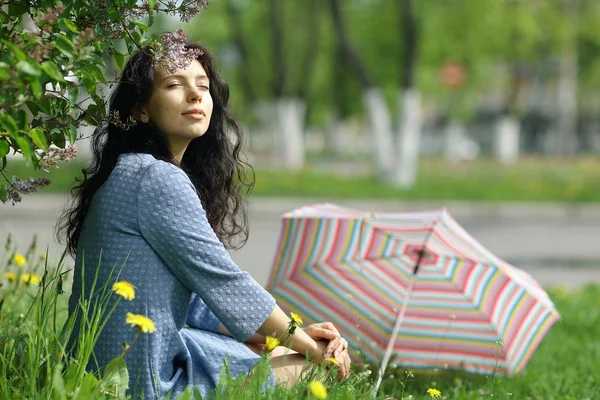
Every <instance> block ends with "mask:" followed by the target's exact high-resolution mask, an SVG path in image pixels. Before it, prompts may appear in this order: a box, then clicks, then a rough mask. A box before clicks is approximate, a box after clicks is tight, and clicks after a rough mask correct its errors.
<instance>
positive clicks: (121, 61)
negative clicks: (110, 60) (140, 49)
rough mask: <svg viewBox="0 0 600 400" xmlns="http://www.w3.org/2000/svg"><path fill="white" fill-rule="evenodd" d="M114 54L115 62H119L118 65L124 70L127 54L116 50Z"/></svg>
mask: <svg viewBox="0 0 600 400" xmlns="http://www.w3.org/2000/svg"><path fill="white" fill-rule="evenodd" d="M114 56H115V62H116V63H117V66H118V67H119V69H121V70H122V69H123V66H125V56H124V55H123V54H121V53H118V52H116V51H115V53H114Z"/></svg>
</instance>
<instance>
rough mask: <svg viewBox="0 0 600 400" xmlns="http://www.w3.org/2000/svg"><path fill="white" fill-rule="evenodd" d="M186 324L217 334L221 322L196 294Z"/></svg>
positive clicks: (193, 296)
mask: <svg viewBox="0 0 600 400" xmlns="http://www.w3.org/2000/svg"><path fill="white" fill-rule="evenodd" d="M185 323H186V324H188V325H189V326H191V327H192V328H195V329H202V330H203V331H208V332H215V333H216V332H217V331H218V330H219V325H220V324H221V321H219V319H218V318H217V316H216V315H215V314H214V313H213V312H212V311H211V310H210V308H208V306H207V305H206V304H205V303H204V301H202V298H201V297H200V296H198V295H197V294H195V293H194V294H193V295H192V300H191V301H190V305H189V307H188V315H187V320H186V321H185Z"/></svg>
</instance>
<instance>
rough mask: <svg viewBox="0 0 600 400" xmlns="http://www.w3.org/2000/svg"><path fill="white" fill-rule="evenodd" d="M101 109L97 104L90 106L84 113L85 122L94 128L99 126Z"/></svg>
mask: <svg viewBox="0 0 600 400" xmlns="http://www.w3.org/2000/svg"><path fill="white" fill-rule="evenodd" d="M99 112H100V108H99V107H98V105H97V104H90V105H89V106H88V108H87V109H86V110H85V112H84V113H83V120H84V121H85V122H87V123H88V124H90V125H92V126H99V125H100V124H99V122H100V121H99V114H98V113H99Z"/></svg>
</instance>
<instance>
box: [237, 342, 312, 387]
mask: <svg viewBox="0 0 600 400" xmlns="http://www.w3.org/2000/svg"><path fill="white" fill-rule="evenodd" d="M244 344H245V345H246V346H247V347H248V348H249V349H250V350H252V351H253V352H255V353H256V354H258V355H260V354H262V352H263V351H264V348H265V346H264V345H262V344H256V343H244ZM271 357H272V358H271V368H273V373H274V374H275V382H276V383H277V384H278V385H283V386H285V387H287V388H290V387H292V386H293V385H294V384H295V383H296V382H298V380H299V379H300V375H301V374H302V367H304V363H306V357H304V356H302V355H300V354H298V353H296V352H295V351H293V350H290V349H288V348H287V347H283V346H279V347H276V348H275V349H273V351H272V352H271Z"/></svg>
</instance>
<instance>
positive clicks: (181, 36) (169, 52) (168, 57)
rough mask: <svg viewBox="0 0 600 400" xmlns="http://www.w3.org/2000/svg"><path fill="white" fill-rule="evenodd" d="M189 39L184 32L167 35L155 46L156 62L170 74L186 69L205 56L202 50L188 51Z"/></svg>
mask: <svg viewBox="0 0 600 400" xmlns="http://www.w3.org/2000/svg"><path fill="white" fill-rule="evenodd" d="M186 43H187V38H186V36H185V33H184V32H183V30H181V29H178V30H177V31H175V32H173V33H166V34H165V35H163V36H162V37H161V41H160V42H158V43H156V44H155V46H154V60H155V61H156V63H157V64H158V65H159V66H161V67H164V68H166V69H167V70H168V71H169V72H170V73H174V72H175V71H176V70H177V69H180V68H181V69H185V68H187V67H188V65H190V63H191V62H192V61H193V60H195V59H196V58H198V57H199V56H201V55H202V54H204V52H203V51H202V50H200V49H186V48H185V45H186Z"/></svg>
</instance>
